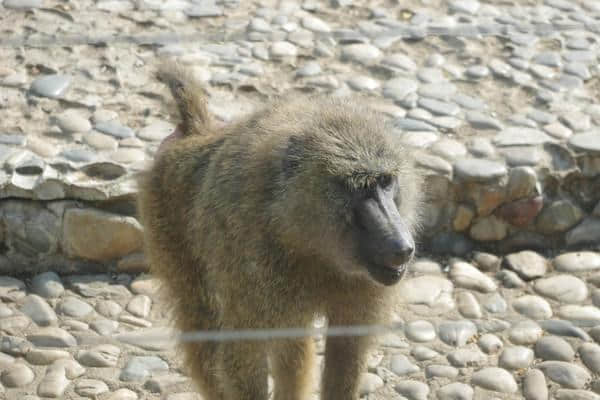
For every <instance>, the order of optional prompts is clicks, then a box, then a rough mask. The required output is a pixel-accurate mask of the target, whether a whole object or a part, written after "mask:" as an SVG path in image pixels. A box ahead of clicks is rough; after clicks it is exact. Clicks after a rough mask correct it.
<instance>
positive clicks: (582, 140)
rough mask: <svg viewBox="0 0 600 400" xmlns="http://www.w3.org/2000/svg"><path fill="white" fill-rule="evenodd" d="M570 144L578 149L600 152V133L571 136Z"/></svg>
mask: <svg viewBox="0 0 600 400" xmlns="http://www.w3.org/2000/svg"><path fill="white" fill-rule="evenodd" d="M569 144H570V145H571V146H573V147H574V148H575V149H577V150H582V151H591V152H600V133H597V132H588V133H579V134H576V135H573V136H571V137H570V138H569Z"/></svg>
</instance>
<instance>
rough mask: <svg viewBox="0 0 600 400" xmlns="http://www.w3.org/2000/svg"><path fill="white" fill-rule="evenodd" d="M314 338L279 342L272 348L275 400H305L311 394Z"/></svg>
mask: <svg viewBox="0 0 600 400" xmlns="http://www.w3.org/2000/svg"><path fill="white" fill-rule="evenodd" d="M314 347H315V346H314V342H313V339H312V337H306V338H301V339H289V340H278V341H276V342H274V343H273V344H272V347H271V362H272V367H273V368H272V369H273V380H274V381H275V392H274V396H273V400H305V399H307V398H308V394H309V393H310V389H311V388H312V387H311V384H312V382H313V381H312V378H313V375H312V374H313V373H314V372H313V365H314V362H315V360H314V358H315V348H314Z"/></svg>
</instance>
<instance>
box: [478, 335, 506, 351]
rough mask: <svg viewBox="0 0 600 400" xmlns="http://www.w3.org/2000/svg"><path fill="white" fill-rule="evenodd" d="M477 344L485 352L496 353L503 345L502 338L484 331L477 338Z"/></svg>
mask: <svg viewBox="0 0 600 400" xmlns="http://www.w3.org/2000/svg"><path fill="white" fill-rule="evenodd" d="M478 345H479V347H480V348H481V350H483V351H484V352H485V353H487V354H496V353H499V352H500V350H502V348H503V347H504V343H502V340H500V338H499V337H498V336H496V335H494V334H491V333H486V334H484V335H482V336H481V337H480V338H479V341H478Z"/></svg>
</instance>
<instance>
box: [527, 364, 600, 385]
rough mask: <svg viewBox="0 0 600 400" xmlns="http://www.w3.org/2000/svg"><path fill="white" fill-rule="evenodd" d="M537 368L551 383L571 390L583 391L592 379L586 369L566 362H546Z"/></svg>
mask: <svg viewBox="0 0 600 400" xmlns="http://www.w3.org/2000/svg"><path fill="white" fill-rule="evenodd" d="M537 368H539V369H541V370H542V371H543V372H544V374H545V375H546V377H547V378H548V379H550V380H551V381H554V382H556V383H558V384H559V385H562V386H564V387H566V388H569V389H581V388H583V387H584V386H585V385H586V384H587V383H588V382H589V381H590V380H591V379H592V377H591V375H590V373H589V372H588V371H587V370H585V369H584V368H582V367H580V366H579V365H577V364H572V363H568V362H564V361H544V362H542V363H539V364H538V365H537Z"/></svg>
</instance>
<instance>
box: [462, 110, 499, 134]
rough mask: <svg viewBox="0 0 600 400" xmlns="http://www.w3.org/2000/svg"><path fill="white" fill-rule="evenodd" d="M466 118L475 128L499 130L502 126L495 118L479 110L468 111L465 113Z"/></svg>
mask: <svg viewBox="0 0 600 400" xmlns="http://www.w3.org/2000/svg"><path fill="white" fill-rule="evenodd" d="M466 119H467V121H468V122H469V124H471V126H472V127H473V128H475V129H495V130H501V129H503V128H504V126H503V125H502V123H501V122H500V121H498V120H497V119H496V118H493V117H490V116H488V115H486V114H484V113H482V112H480V111H469V112H467V114H466Z"/></svg>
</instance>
